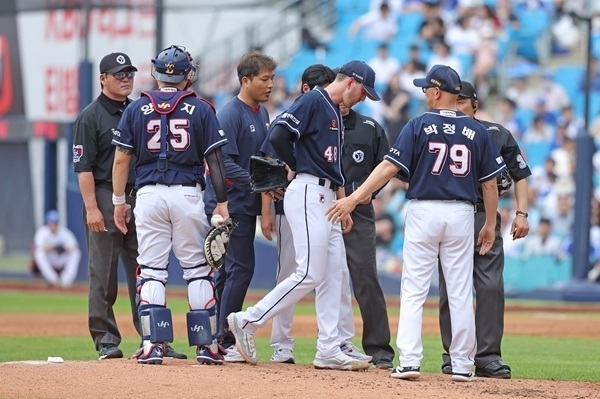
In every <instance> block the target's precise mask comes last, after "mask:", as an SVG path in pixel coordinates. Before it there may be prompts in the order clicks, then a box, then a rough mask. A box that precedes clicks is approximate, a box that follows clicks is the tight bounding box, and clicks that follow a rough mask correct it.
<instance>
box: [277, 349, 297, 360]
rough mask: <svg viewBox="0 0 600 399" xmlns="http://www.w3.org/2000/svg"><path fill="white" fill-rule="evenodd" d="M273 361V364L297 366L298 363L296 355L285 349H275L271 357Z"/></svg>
mask: <svg viewBox="0 0 600 399" xmlns="http://www.w3.org/2000/svg"><path fill="white" fill-rule="evenodd" d="M271 361H272V362H273V363H288V364H295V363H296V361H295V359H294V354H293V353H292V351H291V349H287V348H283V349H275V350H274V351H273V355H271Z"/></svg>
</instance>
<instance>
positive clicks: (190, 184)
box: [144, 181, 198, 187]
mask: <svg viewBox="0 0 600 399" xmlns="http://www.w3.org/2000/svg"><path fill="white" fill-rule="evenodd" d="M157 184H162V185H163V186H168V187H171V186H183V187H196V184H198V182H195V181H194V182H190V183H176V184H163V183H156V182H153V183H146V184H144V186H156V185H157Z"/></svg>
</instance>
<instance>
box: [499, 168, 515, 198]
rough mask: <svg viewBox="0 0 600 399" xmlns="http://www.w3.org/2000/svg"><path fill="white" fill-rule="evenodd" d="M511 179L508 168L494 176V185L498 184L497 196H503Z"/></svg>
mask: <svg viewBox="0 0 600 399" xmlns="http://www.w3.org/2000/svg"><path fill="white" fill-rule="evenodd" d="M512 184H513V179H512V177H511V176H510V173H509V172H508V170H506V169H504V170H503V171H502V173H500V174H499V175H498V176H496V185H497V186H498V197H502V196H504V195H505V194H506V193H507V192H508V191H509V190H510V188H511V187H512Z"/></svg>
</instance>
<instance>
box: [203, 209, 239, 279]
mask: <svg viewBox="0 0 600 399" xmlns="http://www.w3.org/2000/svg"><path fill="white" fill-rule="evenodd" d="M231 230H233V221H232V220H231V218H229V219H227V220H225V221H224V222H223V224H221V225H219V226H216V227H211V229H210V230H209V231H208V234H207V235H206V239H205V240H204V257H205V258H206V262H207V263H208V264H209V266H210V267H212V268H213V269H215V270H219V269H220V268H221V267H222V266H223V265H224V264H225V255H226V254H227V246H228V245H229V236H230V235H231Z"/></svg>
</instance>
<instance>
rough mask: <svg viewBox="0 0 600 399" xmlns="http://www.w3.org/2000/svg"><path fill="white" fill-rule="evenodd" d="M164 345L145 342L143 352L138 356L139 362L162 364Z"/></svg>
mask: <svg viewBox="0 0 600 399" xmlns="http://www.w3.org/2000/svg"><path fill="white" fill-rule="evenodd" d="M163 353H164V351H163V346H162V344H150V345H147V344H144V348H143V350H142V353H141V354H140V355H139V356H138V358H137V362H138V363H139V364H162V362H163Z"/></svg>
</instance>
